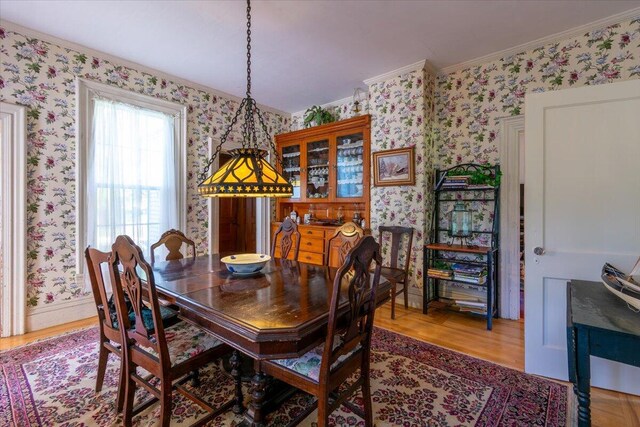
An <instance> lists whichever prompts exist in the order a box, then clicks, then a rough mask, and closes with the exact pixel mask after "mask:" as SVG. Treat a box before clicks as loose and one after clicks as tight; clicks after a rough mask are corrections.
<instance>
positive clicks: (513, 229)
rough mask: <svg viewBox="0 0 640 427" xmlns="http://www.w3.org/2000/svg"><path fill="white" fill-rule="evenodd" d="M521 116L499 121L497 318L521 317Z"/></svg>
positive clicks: (522, 241)
mask: <svg viewBox="0 0 640 427" xmlns="http://www.w3.org/2000/svg"><path fill="white" fill-rule="evenodd" d="M524 142H525V134H524V116H512V117H505V118H503V119H502V120H501V131H500V167H501V171H502V182H501V185H500V206H501V212H500V270H499V274H500V280H499V286H500V313H499V314H500V317H502V318H505V319H512V320H517V319H520V318H522V317H523V316H524V286H525V285H524V282H525V277H524V259H525V257H524V254H525V241H526V239H525V235H524V224H525V218H524V192H525V183H524V159H525V156H524V154H525V150H524Z"/></svg>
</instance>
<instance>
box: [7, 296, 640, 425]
mask: <svg viewBox="0 0 640 427" xmlns="http://www.w3.org/2000/svg"><path fill="white" fill-rule="evenodd" d="M96 322H97V317H94V318H89V319H85V320H80V321H77V322H73V323H68V324H66V325H61V326H55V327H53V328H48V329H43V330H41V331H37V332H31V333H28V334H25V335H22V336H18V337H10V338H0V350H6V349H9V348H13V347H17V346H20V345H24V344H28V343H30V342H33V341H36V340H39V339H44V338H48V337H52V336H56V335H60V334H62V333H65V332H68V331H72V330H74V329H80V328H85V327H89V326H92V325H95V324H96ZM375 323H376V325H377V326H379V327H381V328H385V329H389V330H391V331H394V332H397V333H399V334H403V335H407V336H410V337H413V338H416V339H419V340H423V341H427V342H430V343H432V344H435V345H439V346H441V347H446V348H449V349H451V350H455V351H459V352H461V353H465V354H468V355H470V356H473V357H477V358H480V359H484V360H488V361H491V362H494V363H498V364H500V365H503V366H507V367H510V368H513V369H517V370H520V371H521V370H523V369H524V322H523V321H510V320H502V319H496V320H494V326H493V331H487V330H486V328H485V322H484V320H482V319H480V318H476V317H472V316H468V315H463V314H458V313H454V312H450V311H444V310H437V309H435V310H431V311H430V313H429V315H427V316H425V315H423V314H422V311H420V310H417V309H408V310H407V309H405V308H404V307H403V306H402V304H401V303H399V304H397V305H396V319H395V320H391V311H390V309H389V305H388V304H387V305H385V306H383V307H381V308H380V309H379V310H378V311H377V312H376V321H375ZM591 415H592V425H593V426H595V427H609V426H611V427H620V426H625V427H633V426H637V427H640V396H632V395H628V394H623V393H617V392H613V391H608V390H602V389H598V388H592V389H591Z"/></svg>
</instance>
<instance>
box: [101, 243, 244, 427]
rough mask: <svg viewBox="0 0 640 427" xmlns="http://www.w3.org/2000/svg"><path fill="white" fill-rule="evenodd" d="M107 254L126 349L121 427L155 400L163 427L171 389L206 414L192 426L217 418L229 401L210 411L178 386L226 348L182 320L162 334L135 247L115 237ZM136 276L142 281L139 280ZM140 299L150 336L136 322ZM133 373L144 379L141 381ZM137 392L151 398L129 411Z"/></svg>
mask: <svg viewBox="0 0 640 427" xmlns="http://www.w3.org/2000/svg"><path fill="white" fill-rule="evenodd" d="M111 249H112V250H111V253H112V256H111V259H110V260H109V264H110V270H109V273H110V276H111V281H112V284H113V289H114V295H115V296H116V298H115V300H116V312H117V315H118V321H119V324H120V334H121V340H122V342H124V343H126V345H125V348H124V352H123V353H124V354H123V355H124V361H125V372H126V388H125V390H126V391H125V398H124V417H123V418H124V420H123V421H124V425H125V426H130V425H131V422H132V417H133V415H134V414H136V413H138V412H140V411H142V410H144V409H145V408H147V407H149V406H150V405H151V404H153V403H154V402H156V401H157V400H160V423H161V425H162V426H163V427H166V426H168V425H169V422H170V419H171V403H172V391H173V389H174V388H175V389H177V390H178V391H180V393H181V394H183V395H184V396H186V397H188V398H189V399H191V400H192V401H194V402H195V403H197V404H199V405H200V406H202V407H203V408H204V409H205V410H207V411H208V412H209V414H208V415H207V416H206V417H204V418H203V419H200V420H198V421H197V423H196V424H198V425H202V424H204V423H206V422H207V421H209V420H211V419H213V418H215V417H217V416H218V415H219V414H220V413H222V412H223V411H225V410H227V409H228V408H230V407H231V406H232V405H233V403H234V402H233V400H229V401H227V402H225V403H224V404H223V405H221V406H219V407H218V408H214V407H213V406H211V405H210V404H208V403H207V402H205V401H204V400H203V399H201V398H199V397H197V396H195V395H194V394H192V393H191V392H190V391H189V390H188V389H186V388H184V387H182V385H181V384H182V382H183V381H184V379H185V378H188V374H189V373H191V372H193V371H194V370H196V369H198V368H200V367H202V366H204V365H205V364H207V363H210V362H212V361H214V360H216V359H217V358H219V357H220V356H222V355H223V354H226V353H228V352H229V351H230V349H229V347H227V346H226V345H225V344H223V343H222V342H221V341H220V340H218V339H217V338H216V337H215V336H213V335H211V334H210V333H208V332H207V331H205V330H204V329H202V328H200V327H198V326H196V325H194V324H192V323H191V322H189V321H187V320H184V319H183V321H182V322H180V323H177V324H175V325H173V326H170V327H168V328H165V327H164V326H163V324H162V321H161V317H160V304H159V302H158V293H157V290H156V285H155V279H154V274H153V269H152V267H151V265H149V264H148V263H147V262H146V261H145V260H144V257H143V255H142V250H141V249H140V247H139V246H137V245H136V244H135V243H134V242H133V241H132V240H131V238H130V237H129V236H118V237H117V238H116V241H115V243H114V244H113V246H112V248H111ZM140 274H143V275H144V280H143V279H142V277H141V276H140ZM125 294H126V295H128V296H129V299H130V301H131V306H132V308H133V311H134V315H135V319H136V322H135V325H131V323H130V322H129V316H128V314H127V313H128V311H127V306H126V302H125ZM143 294H147V295H148V299H149V305H150V309H151V313H152V319H153V330H151V329H149V328H148V326H147V325H146V324H145V323H144V322H143V321H142V318H143V314H142V311H141V307H142V306H143V305H144V303H143V301H142V295H143ZM138 367H139V368H142V369H144V370H145V371H146V372H148V373H149V374H150V376H147V377H141V376H140V375H139V373H138V369H137V368H138ZM154 378H155V379H157V382H156V381H154ZM138 386H141V387H143V388H144V389H146V390H147V391H148V392H149V393H150V394H151V395H152V397H151V398H150V399H148V400H146V401H145V402H142V403H140V404H139V405H138V407H136V408H134V407H133V401H134V395H135V392H136V388H137V387H138Z"/></svg>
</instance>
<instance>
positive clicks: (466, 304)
mask: <svg viewBox="0 0 640 427" xmlns="http://www.w3.org/2000/svg"><path fill="white" fill-rule="evenodd" d="M455 304H456V305H457V306H458V308H459V309H460V311H468V312H471V313H478V314H485V313H486V312H487V303H484V302H480V301H467V300H455Z"/></svg>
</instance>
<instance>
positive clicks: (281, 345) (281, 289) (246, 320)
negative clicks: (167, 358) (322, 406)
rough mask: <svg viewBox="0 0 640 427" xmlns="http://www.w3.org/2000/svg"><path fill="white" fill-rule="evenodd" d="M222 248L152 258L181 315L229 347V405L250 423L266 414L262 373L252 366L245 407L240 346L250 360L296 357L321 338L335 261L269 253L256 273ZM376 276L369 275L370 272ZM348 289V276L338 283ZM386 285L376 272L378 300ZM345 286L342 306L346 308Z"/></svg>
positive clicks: (384, 296) (160, 285) (164, 292)
mask: <svg viewBox="0 0 640 427" xmlns="http://www.w3.org/2000/svg"><path fill="white" fill-rule="evenodd" d="M220 259H221V258H220V256H219V255H206V256H199V257H195V258H186V259H182V260H177V261H166V262H156V263H155V264H154V265H153V271H154V278H155V282H156V287H157V290H158V292H159V293H160V295H161V296H162V297H163V298H164V299H166V300H168V301H170V302H171V303H173V304H175V305H177V306H178V307H179V308H180V314H181V316H182V317H184V318H186V319H188V320H190V321H192V322H194V323H196V324H198V325H200V326H202V327H203V328H205V329H207V330H208V331H210V332H212V333H213V334H214V335H216V336H217V337H218V338H219V339H220V340H222V341H223V342H225V343H226V344H228V345H229V346H230V347H232V348H233V349H234V351H233V354H232V356H231V359H230V364H231V368H232V369H231V375H232V376H233V377H234V379H235V381H236V396H235V405H234V412H236V413H244V414H245V420H246V423H247V424H248V425H251V426H263V425H264V419H265V408H264V401H265V388H266V385H267V379H266V378H265V375H264V374H263V373H262V372H260V371H259V370H256V372H255V374H254V375H253V378H252V388H251V389H252V392H251V401H250V403H249V405H248V408H247V409H246V411H245V408H244V407H243V396H242V387H241V377H242V372H241V366H242V365H241V361H240V357H241V356H240V353H242V354H244V355H246V356H249V357H251V358H253V359H254V360H265V359H284V358H293V357H298V356H301V355H303V354H304V353H306V352H307V351H309V350H311V349H312V348H314V347H315V346H317V345H319V344H320V343H322V342H324V340H325V337H326V328H327V322H328V317H329V305H330V302H331V296H332V291H333V281H334V278H335V276H336V272H337V268H333V267H326V266H319V265H312V264H306V263H303V262H298V261H291V260H282V259H272V260H270V261H269V262H267V264H266V265H265V267H264V268H263V269H262V270H261V271H260V272H259V273H257V274H254V275H250V276H239V275H236V274H233V273H231V272H229V271H228V270H227V268H226V266H225V265H224V264H223V263H222V262H221V261H220ZM372 276H373V275H372ZM341 287H343V288H344V289H346V284H341ZM390 289H391V285H390V283H389V282H387V281H386V280H381V283H380V284H379V287H378V289H377V296H376V305H381V304H383V303H384V302H386V301H388V300H389V292H390ZM347 300H348V299H347V295H346V291H345V292H343V293H342V294H341V299H340V301H341V302H340V310H339V311H341V312H342V313H341V314H346V313H347Z"/></svg>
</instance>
